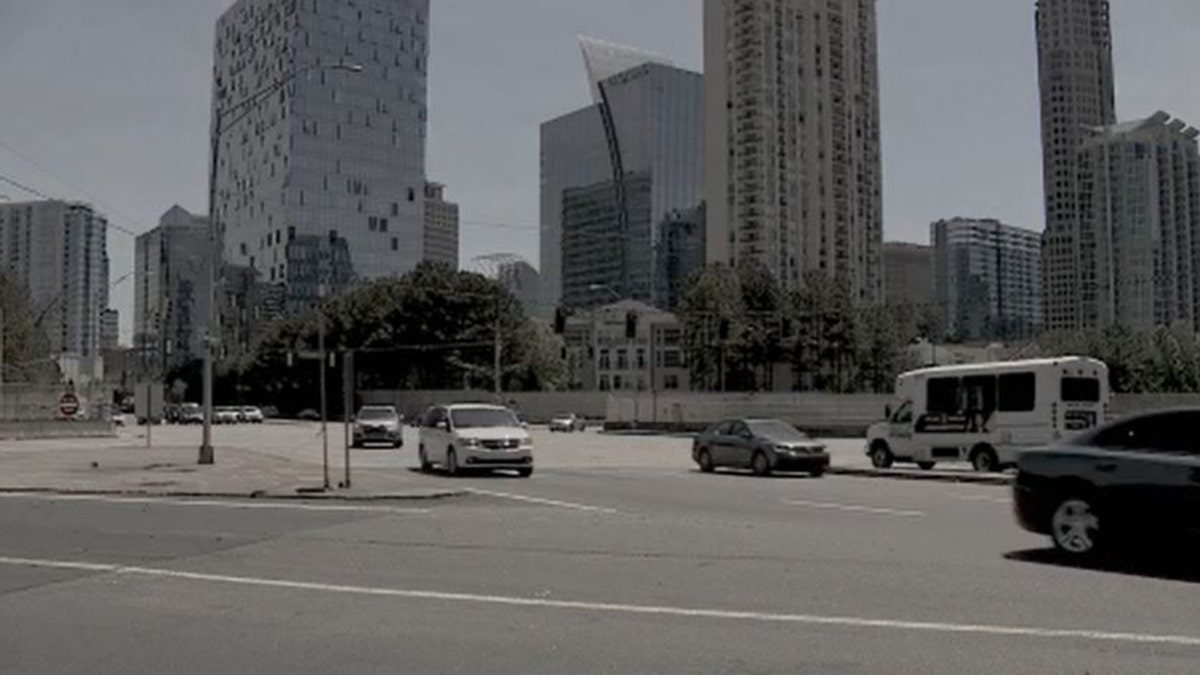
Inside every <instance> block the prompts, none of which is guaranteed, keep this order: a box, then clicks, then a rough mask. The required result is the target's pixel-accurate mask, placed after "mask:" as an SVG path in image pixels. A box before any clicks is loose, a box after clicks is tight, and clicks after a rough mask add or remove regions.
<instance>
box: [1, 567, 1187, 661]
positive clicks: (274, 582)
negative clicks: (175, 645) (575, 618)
mask: <svg viewBox="0 0 1200 675" xmlns="http://www.w3.org/2000/svg"><path fill="white" fill-rule="evenodd" d="M0 565H7V566H10V567H32V568H40V569H63V570H78V571H87V572H99V573H107V574H117V575H122V576H135V577H137V576H140V577H150V578H159V579H178V580H184V581H198V582H206V583H213V584H224V585H234V586H252V587H259V588H277V589H287V590H293V591H311V592H318V593H337V594H342V595H360V596H375V597H387V598H404V599H409V600H434V601H441V602H450V603H460V604H473V605H499V606H508V607H529V608H535V609H558V610H574V611H583V612H594V613H605V614H630V615H643V616H645V615H651V616H665V617H671V618H680V619H711V620H724V621H748V622H756V623H773V624H790V625H812V626H830V627H838V628H870V629H878V630H892V631H905V632H923V633H945V634H960V635H961V634H973V635H983V636H989V637H1019V638H1038V639H1047V640H1086V641H1089V642H1108V643H1131V644H1156V645H1171V646H1177V647H1198V648H1200V636H1191V635H1169V634H1153V633H1127V632H1119V631H1100V630H1089V629H1077V628H1048V627H1039V626H1000V625H988V624H970V623H947V622H937V621H906V620H896V619H872V618H867V617H853V616H826V615H819V614H785V613H775V612H750V611H737V610H723V609H703V608H689V607H671V606H656V605H629V604H622V603H612V602H583V601H574V600H550V599H547V598H525V597H516V596H506V595H481V594H476V593H448V592H441V591H419V590H407V589H400V588H381V587H373V586H348V585H342V584H324V583H313V582H305V581H287V580H283V579H268V578H260V577H243V576H231V575H224V574H203V573H199V572H183V571H179V570H169V569H161V568H153V567H131V566H124V565H112V564H102V563H88V562H74V561H60V560H37V559H28V558H8V557H0Z"/></svg>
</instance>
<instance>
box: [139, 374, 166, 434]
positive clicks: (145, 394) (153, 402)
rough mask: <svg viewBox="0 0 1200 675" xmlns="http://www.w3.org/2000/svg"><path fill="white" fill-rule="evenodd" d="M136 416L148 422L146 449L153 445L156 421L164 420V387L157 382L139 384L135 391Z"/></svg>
mask: <svg viewBox="0 0 1200 675" xmlns="http://www.w3.org/2000/svg"><path fill="white" fill-rule="evenodd" d="M133 408H134V415H135V416H136V417H137V418H138V419H139V420H146V447H147V448H148V447H150V446H151V444H152V443H153V435H154V431H153V430H154V421H155V420H157V419H162V414H163V386H162V384H159V383H157V382H139V383H138V385H137V387H135V388H134V391H133Z"/></svg>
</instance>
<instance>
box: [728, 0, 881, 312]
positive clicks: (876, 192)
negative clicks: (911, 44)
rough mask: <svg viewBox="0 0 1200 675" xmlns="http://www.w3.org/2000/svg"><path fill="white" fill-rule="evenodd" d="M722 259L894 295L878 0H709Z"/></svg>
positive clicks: (784, 276) (871, 294)
mask: <svg viewBox="0 0 1200 675" xmlns="http://www.w3.org/2000/svg"><path fill="white" fill-rule="evenodd" d="M704 23H705V27H704V33H705V39H704V41H705V46H704V59H705V115H706V121H705V124H706V131H705V192H706V195H707V230H708V232H707V257H708V261H709V262H710V263H722V264H737V263H739V262H743V261H754V262H757V263H761V264H763V265H765V266H766V267H767V268H768V269H769V270H771V271H772V272H773V273H774V274H775V275H776V277H777V278H778V279H779V280H780V281H781V282H783V283H784V284H785V285H786V286H790V287H794V286H796V285H798V284H799V283H800V282H801V279H802V278H803V275H804V274H805V273H806V272H808V271H810V270H820V271H821V272H823V273H826V274H828V275H831V276H835V277H838V278H841V279H843V280H845V281H846V282H847V283H848V284H849V286H850V288H851V290H852V291H853V292H854V293H855V295H856V296H857V297H858V298H859V299H860V300H862V301H876V300H879V299H881V298H882V277H883V275H882V270H881V255H882V254H881V251H882V245H883V224H882V221H883V216H882V167H881V160H880V132H879V69H878V55H877V45H876V42H877V40H876V24H875V0H705V4H704Z"/></svg>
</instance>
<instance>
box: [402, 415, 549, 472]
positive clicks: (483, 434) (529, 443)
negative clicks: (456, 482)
mask: <svg viewBox="0 0 1200 675" xmlns="http://www.w3.org/2000/svg"><path fill="white" fill-rule="evenodd" d="M420 437H421V442H420V447H419V448H418V450H417V454H418V457H419V458H420V461H421V470H422V471H430V470H432V469H433V467H434V465H437V466H441V467H443V468H444V469H445V470H446V473H448V474H450V475H452V476H454V475H458V474H459V473H461V472H462V471H464V470H473V469H480V470H487V471H495V470H500V469H507V470H511V471H516V472H517V474H518V475H519V476H521V477H524V478H528V477H529V476H531V475H533V438H532V437H531V436H530V435H529V432H528V431H526V430H525V428H524V427H523V426H522V425H521V422H520V420H518V419H517V416H516V415H514V414H513V411H512V410H509V409H508V408H505V407H502V406H493V405H479V404H455V405H443V406H434V407H433V408H430V409H429V412H427V413H426V414H425V417H424V420H423V421H422V424H421V432H420Z"/></svg>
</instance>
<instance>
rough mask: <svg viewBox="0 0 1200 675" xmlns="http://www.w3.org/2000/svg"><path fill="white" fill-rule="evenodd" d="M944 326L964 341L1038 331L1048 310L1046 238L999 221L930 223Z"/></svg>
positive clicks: (1008, 337) (1022, 336)
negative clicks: (1044, 284) (1045, 294)
mask: <svg viewBox="0 0 1200 675" xmlns="http://www.w3.org/2000/svg"><path fill="white" fill-rule="evenodd" d="M930 239H931V241H932V243H933V256H934V263H933V266H934V292H935V295H936V298H937V303H938V306H939V307H940V308H941V310H942V313H943V315H942V322H943V323H942V327H943V329H944V330H945V331H946V334H947V335H949V336H951V337H953V338H957V339H959V340H999V341H1006V340H1020V339H1027V338H1031V337H1033V336H1035V335H1036V334H1037V333H1038V331H1039V330H1040V329H1041V327H1042V325H1043V323H1044V316H1043V310H1042V306H1043V305H1042V301H1043V288H1042V238H1041V234H1039V233H1038V232H1034V231H1033V230H1026V229H1022V228H1019V227H1013V226H1011V225H1005V224H1003V223H1001V222H1000V221H998V220H971V219H965V218H955V219H952V220H941V221H938V222H936V223H934V224H933V225H931V226H930Z"/></svg>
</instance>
